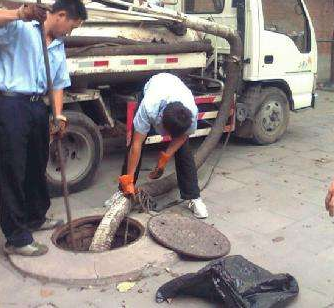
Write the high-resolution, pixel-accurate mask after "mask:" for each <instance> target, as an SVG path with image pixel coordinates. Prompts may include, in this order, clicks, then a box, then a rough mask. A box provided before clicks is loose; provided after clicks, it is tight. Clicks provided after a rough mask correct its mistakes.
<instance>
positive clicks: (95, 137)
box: [46, 111, 103, 196]
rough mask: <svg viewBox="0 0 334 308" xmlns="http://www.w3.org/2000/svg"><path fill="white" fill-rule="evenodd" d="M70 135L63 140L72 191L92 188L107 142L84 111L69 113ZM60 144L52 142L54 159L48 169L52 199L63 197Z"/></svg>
mask: <svg viewBox="0 0 334 308" xmlns="http://www.w3.org/2000/svg"><path fill="white" fill-rule="evenodd" d="M64 115H65V116H66V117H67V119H68V128H67V133H66V135H65V136H64V138H63V140H62V146H63V147H62V148H63V155H64V160H65V169H66V179H67V182H68V189H69V192H77V191H80V190H82V189H84V188H86V187H88V186H89V185H90V184H91V182H92V180H93V178H94V175H95V173H96V171H97V169H98V167H99V165H100V163H101V160H102V157H103V141H102V136H101V133H100V131H99V129H98V127H97V126H96V124H95V123H94V122H93V121H92V120H91V119H90V118H88V117H87V116H86V115H84V114H83V113H81V112H77V111H65V112H64ZM56 148H57V147H56V142H55V141H53V142H51V143H50V157H49V162H48V166H47V170H46V177H47V180H48V184H49V191H50V195H51V196H59V195H60V194H62V185H61V175H60V167H59V164H58V158H57V150H56Z"/></svg>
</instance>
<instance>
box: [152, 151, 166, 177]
mask: <svg viewBox="0 0 334 308" xmlns="http://www.w3.org/2000/svg"><path fill="white" fill-rule="evenodd" d="M170 158H171V156H170V155H167V154H166V152H160V155H159V160H158V164H157V166H156V167H155V168H154V170H153V171H152V172H150V174H149V175H148V177H149V178H150V179H151V180H156V179H158V178H160V177H161V176H162V175H163V173H164V171H165V168H166V165H167V163H168V161H169V160H170Z"/></svg>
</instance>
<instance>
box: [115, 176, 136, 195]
mask: <svg viewBox="0 0 334 308" xmlns="http://www.w3.org/2000/svg"><path fill="white" fill-rule="evenodd" d="M118 181H119V184H120V187H121V189H122V191H123V194H124V195H125V196H127V197H133V196H134V195H135V185H134V184H133V182H134V176H133V175H129V174H125V175H121V176H120V177H119V178H118Z"/></svg>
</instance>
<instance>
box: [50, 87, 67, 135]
mask: <svg viewBox="0 0 334 308" xmlns="http://www.w3.org/2000/svg"><path fill="white" fill-rule="evenodd" d="M53 99H54V102H55V109H56V110H55V113H56V114H55V116H56V119H57V121H58V126H55V125H53V123H51V127H50V134H51V135H52V136H53V137H59V138H63V137H64V135H65V133H66V127H67V119H66V117H65V116H63V115H62V112H63V100H64V91H63V90H62V89H61V90H53Z"/></svg>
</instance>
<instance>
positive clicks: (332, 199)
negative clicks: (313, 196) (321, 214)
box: [325, 181, 334, 217]
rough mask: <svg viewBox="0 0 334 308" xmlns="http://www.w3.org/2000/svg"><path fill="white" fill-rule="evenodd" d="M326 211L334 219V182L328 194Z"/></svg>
mask: <svg viewBox="0 0 334 308" xmlns="http://www.w3.org/2000/svg"><path fill="white" fill-rule="evenodd" d="M325 204H326V210H327V211H328V213H329V216H331V217H334V181H333V182H332V184H331V186H330V187H329V189H328V193H327V196H326V200H325Z"/></svg>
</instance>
